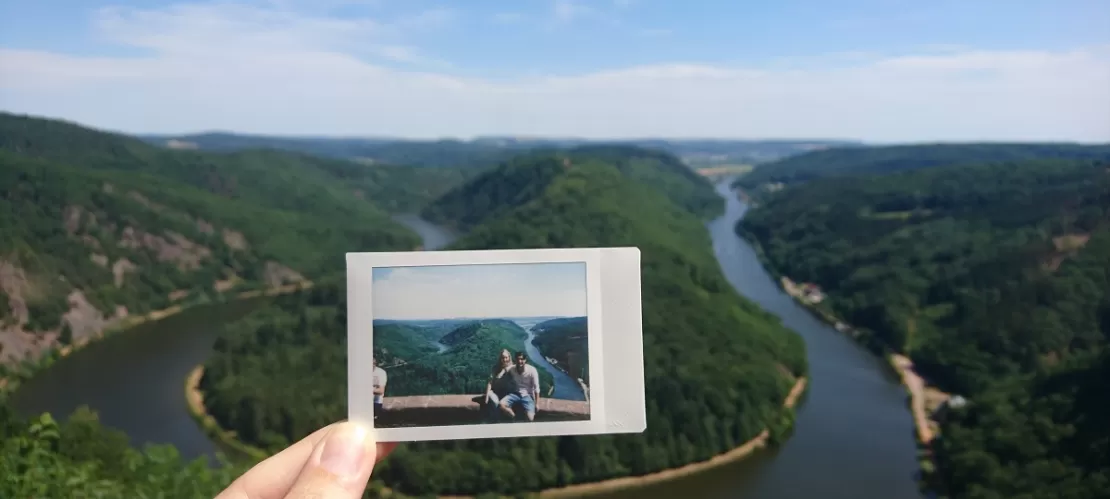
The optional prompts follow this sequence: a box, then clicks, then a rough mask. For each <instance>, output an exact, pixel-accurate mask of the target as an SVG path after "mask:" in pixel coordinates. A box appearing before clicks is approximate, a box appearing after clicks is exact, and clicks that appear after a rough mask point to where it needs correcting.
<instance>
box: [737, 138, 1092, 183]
mask: <svg viewBox="0 0 1110 499" xmlns="http://www.w3.org/2000/svg"><path fill="white" fill-rule="evenodd" d="M1038 159H1043V160H1110V145H1097V146H1086V145H1079V144H1053V143H1045V144H991V143H982V144H975V143H971V144H920V145H899V146H885V147H837V148H832V149H825V150H819V151H813V152H810V153H806V154H799V155H796V156H790V157H787V158H785V159H781V160H778V161H774V162H770V163H764V164H761V165H759V166H757V167H756V168H755V170H753V171H752V172H751V173H749V174H747V175H744V176H743V177H740V178H738V179H737V180H736V185H737V186H742V187H745V188H748V189H752V188H756V187H760V186H762V185H764V184H767V183H777V182H782V183H785V184H792V183H800V182H806V181H809V180H815V179H819V178H825V177H834V176H842V175H865V174H867V175H874V174H886V173H896V172H901V171H909V170H917V169H921V168H931V167H935V166H946V165H955V164H965V165H968V164H976V163H985V162H1000V161H1001V162H1015V161H1027V160H1038Z"/></svg>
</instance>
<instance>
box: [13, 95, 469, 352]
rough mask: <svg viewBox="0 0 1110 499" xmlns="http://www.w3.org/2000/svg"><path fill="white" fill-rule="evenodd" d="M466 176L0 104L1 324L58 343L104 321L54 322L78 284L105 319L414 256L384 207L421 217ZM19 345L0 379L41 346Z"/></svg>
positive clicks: (409, 239) (415, 241) (409, 236)
mask: <svg viewBox="0 0 1110 499" xmlns="http://www.w3.org/2000/svg"><path fill="white" fill-rule="evenodd" d="M472 175H473V174H471V173H465V172H463V171H461V170H458V169H446V168H422V169H413V168H404V167H396V166H367V165H361V164H356V163H353V162H348V161H340V160H329V159H321V158H314V157H310V156H305V155H302V154H298V153H288V152H279V151H271V150H255V151H242V152H236V153H231V154H217V153H209V152H199V151H187V150H169V149H161V148H157V147H154V146H151V145H148V144H146V143H143V142H142V141H139V140H136V139H133V138H129V137H125V136H121V135H117V134H111V133H105V132H100V131H96V130H91V129H87V128H83V127H80V126H78V125H74V124H70V123H66V122H61V121H55V120H45V119H38V118H31V117H25V116H17V115H12V114H6V113H0V183H2V185H4V193H3V196H0V229H2V231H3V233H4V235H5V237H4V238H3V239H2V240H0V269H2V270H3V272H4V274H5V275H11V276H12V277H11V278H10V279H9V280H10V282H7V281H6V282H7V283H6V284H5V287H4V291H0V324H5V325H7V326H19V327H21V328H22V329H24V330H26V331H30V332H34V333H39V334H42V333H44V332H48V331H49V332H50V334H54V335H56V336H57V338H58V340H57V341H55V342H54V343H57V344H65V343H68V342H69V341H71V340H72V339H74V336H77V337H80V336H83V335H87V334H91V333H92V332H95V330H97V329H98V328H99V327H100V325H101V322H98V321H91V322H88V323H87V324H85V323H82V324H78V323H72V324H71V323H70V322H64V321H62V319H61V318H62V315H63V314H64V313H66V312H67V311H69V310H70V309H71V308H72V307H74V306H75V305H73V304H72V303H70V302H69V298H70V296H71V293H73V292H74V291H79V292H81V293H82V294H83V297H84V298H85V299H87V300H88V301H89V302H90V304H91V305H92V306H93V307H95V308H96V310H97V311H98V312H99V313H100V314H101V315H103V316H104V317H106V318H111V317H114V316H115V315H116V314H117V307H125V308H126V311H127V313H128V314H132V315H134V314H141V313H145V312H148V311H150V310H154V309H159V308H164V307H166V306H169V305H170V304H175V303H196V302H203V301H207V300H211V299H214V298H217V297H219V296H221V295H223V294H225V293H227V292H232V291H235V292H238V291H243V290H247V289H252V288H259V287H264V286H274V285H279V284H286V283H291V282H298V281H301V280H304V279H311V278H315V277H317V276H320V275H326V274H329V273H333V272H339V271H341V270H342V268H343V265H344V261H343V254H344V253H345V252H347V251H367V250H370V251H373V250H408V249H412V248H415V247H416V246H418V245H419V244H420V239H419V237H418V236H417V235H416V234H414V233H412V232H411V231H409V230H408V229H406V228H405V227H403V226H402V225H400V224H398V223H396V222H394V221H393V220H391V218H390V213H396V212H415V211H418V210H419V209H421V208H422V207H423V205H424V204H426V203H427V202H428V201H429V200H431V199H433V198H435V197H438V196H439V195H440V194H442V193H443V192H445V191H446V190H447V189H449V188H450V187H451V186H453V185H456V184H458V183H460V182H462V181H463V180H465V179H466V178H467V177H468V176H472ZM5 279H8V278H5ZM23 341H24V340H21V339H19V338H15V337H14V336H4V337H0V350H3V349H5V348H6V349H7V352H6V353H5V352H3V351H0V358H3V359H6V360H5V362H0V373H3V372H4V371H8V372H22V371H25V370H26V369H21V368H20V367H18V363H19V362H21V361H22V360H23V359H24V358H28V359H33V358H34V357H36V356H37V355H40V354H42V353H43V352H42V351H41V350H42V348H43V347H42V346H36V347H28V346H26V345H24V344H23V343H20V342H23ZM47 343H50V342H49V341H48V342H47Z"/></svg>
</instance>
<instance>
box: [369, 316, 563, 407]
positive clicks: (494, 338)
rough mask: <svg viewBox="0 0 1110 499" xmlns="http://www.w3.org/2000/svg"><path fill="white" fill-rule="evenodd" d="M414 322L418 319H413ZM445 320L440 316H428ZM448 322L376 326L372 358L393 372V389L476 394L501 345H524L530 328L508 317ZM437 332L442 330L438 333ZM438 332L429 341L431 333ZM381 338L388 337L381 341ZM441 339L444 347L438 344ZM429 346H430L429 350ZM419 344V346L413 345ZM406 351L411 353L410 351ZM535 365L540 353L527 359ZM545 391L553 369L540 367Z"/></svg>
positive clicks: (514, 348) (516, 349)
mask: <svg viewBox="0 0 1110 499" xmlns="http://www.w3.org/2000/svg"><path fill="white" fill-rule="evenodd" d="M414 322H415V321H414ZM427 322H432V323H433V324H434V323H435V322H441V321H427ZM442 322H446V323H448V324H449V326H448V327H446V328H439V327H435V326H431V325H429V326H425V327H423V328H420V329H423V331H419V330H417V329H416V328H414V327H413V326H412V325H411V324H389V325H384V326H380V325H375V326H374V358H375V359H382V360H381V361H379V364H378V365H379V366H381V367H382V368H384V369H385V370H386V372H387V373H388V374H389V394H390V395H392V396H398V397H401V396H406V395H460V394H463V395H465V394H471V395H478V394H481V393H484V392H485V388H486V381H487V380H488V379H489V374H490V368H492V367H493V362H494V360H495V359H497V358H498V356H499V354H500V353H501V350H502V349H507V350H508V351H509V352H511V353H515V352H519V351H523V350H524V341H525V340H526V339H527V338H528V332H527V331H525V330H524V329H523V328H521V327H520V326H519V325H517V324H516V323H515V322H513V321H510V320H505V319H483V320H474V321H465V322H461V323H459V321H442ZM436 333H441V334H438V336H437V335H436ZM429 335H431V336H434V339H431V341H429V338H428V336H429ZM379 338H381V339H384V340H385V341H379ZM435 341H438V342H439V343H440V344H442V345H443V346H444V348H445V349H446V350H444V351H442V352H440V351H439V349H438V348H437V347H435V346H434V345H435V343H433V342H435ZM427 346H431V349H430V350H428V349H427ZM413 347H416V348H418V349H414V348H413ZM406 351H407V353H406ZM529 361H530V362H531V363H532V365H536V359H530V360H529ZM538 372H539V374H540V385H541V387H542V388H543V390H544V391H543V392H542V395H547V394H548V393H549V391H550V389H551V388H553V386H554V381H553V380H552V377H551V373H549V372H547V371H545V370H543V369H539V370H538Z"/></svg>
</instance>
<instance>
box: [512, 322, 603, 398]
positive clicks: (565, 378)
mask: <svg viewBox="0 0 1110 499" xmlns="http://www.w3.org/2000/svg"><path fill="white" fill-rule="evenodd" d="M545 320H547V318H540V319H535V320H531V321H526V320H516V321H515V322H516V324H517V325H518V326H520V327H522V328H524V330H525V331H528V339H526V340H524V350H525V351H526V352H527V353H528V357H530V358H532V359H533V360H534V362H535V363H536V364H537V367H539V368H540V369H543V370H544V371H547V372H549V373H551V377H552V378H553V379H554V380H555V391H554V392H553V393H551V394H550V395H546V396H548V397H552V398H557V399H563V400H586V394H585V392H583V391H582V385H579V384H578V381H577V380H575V379H574V378H572V377H570V375H569V374H567V373H565V372H563V371H561V370H559V368H557V367H555V366H553V365H551V363H550V362H548V361H547V357H544V356H543V354H542V353H540V349H539V348H536V345H533V344H532V339H533V338H535V337H536V335H535V333H534V332H533V331H532V329H533V328H535V327H536V325H537V324H539V323H541V322H543V321H545ZM541 395H544V393H541Z"/></svg>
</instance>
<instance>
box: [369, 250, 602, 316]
mask: <svg viewBox="0 0 1110 499" xmlns="http://www.w3.org/2000/svg"><path fill="white" fill-rule="evenodd" d="M373 294H374V319H393V320H416V319H453V318H493V317H582V316H585V315H586V308H587V307H586V264H584V263H574V262H571V263H527V264H492V265H442V266H426V267H390V268H375V269H374V288H373Z"/></svg>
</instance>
